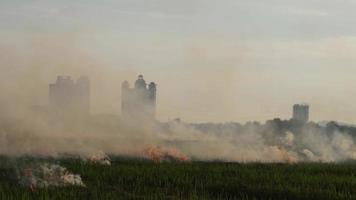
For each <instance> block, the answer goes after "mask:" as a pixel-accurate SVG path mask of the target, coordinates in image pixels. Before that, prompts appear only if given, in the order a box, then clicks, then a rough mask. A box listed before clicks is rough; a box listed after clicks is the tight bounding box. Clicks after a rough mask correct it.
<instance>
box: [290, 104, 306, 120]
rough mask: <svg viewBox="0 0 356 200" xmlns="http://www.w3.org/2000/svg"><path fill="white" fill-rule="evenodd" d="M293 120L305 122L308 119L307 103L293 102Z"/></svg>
mask: <svg viewBox="0 0 356 200" xmlns="http://www.w3.org/2000/svg"><path fill="white" fill-rule="evenodd" d="M293 120H295V121H299V122H303V123H306V122H308V121H309V105H307V104H295V105H294V106H293Z"/></svg>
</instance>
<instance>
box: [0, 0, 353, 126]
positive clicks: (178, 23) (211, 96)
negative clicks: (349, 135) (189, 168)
mask: <svg viewBox="0 0 356 200" xmlns="http://www.w3.org/2000/svg"><path fill="white" fill-rule="evenodd" d="M355 9H356V2H355V1H353V0H338V1H335V0H268V1H266V0H248V1H247V0H245V1H243V0H219V1H217V0H100V1H94V0H61V1H55V0H0V21H1V26H0V72H1V75H0V76H1V80H0V84H1V86H0V88H1V89H2V95H1V97H2V99H3V102H8V103H9V102H10V103H12V104H15V103H14V101H12V100H13V99H12V98H11V97H16V98H17V99H18V101H16V103H17V102H21V103H25V104H28V105H44V104H46V103H48V102H47V95H48V83H49V82H53V81H55V78H56V75H58V74H66V75H72V76H73V77H78V76H79V75H81V74H84V75H88V76H89V77H90V78H91V81H92V112H93V113H112V114H119V113H120V84H121V82H122V81H124V80H126V79H127V80H129V81H130V82H133V81H134V80H135V79H136V76H137V75H138V74H143V75H144V77H145V79H146V81H148V82H150V81H155V82H156V83H157V84H158V99H157V101H158V102H157V103H158V106H157V115H158V118H159V119H160V120H162V121H166V120H170V119H174V118H177V117H179V118H181V119H182V120H184V121H189V122H228V121H237V122H246V121H255V120H256V121H261V122H263V121H265V120H267V119H273V118H276V117H280V118H282V119H288V118H290V116H291V115H292V113H291V112H292V105H293V104H294V103H309V104H310V106H311V110H310V111H311V113H310V115H311V116H310V118H311V120H313V121H323V120H336V121H341V122H347V123H356V104H355V103H354V99H355V98H356V90H355V85H356V79H355V78H354V76H355V74H356V66H355V64H356V58H354V55H356V27H355V26H354V24H355V19H356V14H355V12H354V10H355ZM10 88H11V89H10ZM4 91H5V92H4ZM4 99H5V100H4ZM6 99H7V100H6Z"/></svg>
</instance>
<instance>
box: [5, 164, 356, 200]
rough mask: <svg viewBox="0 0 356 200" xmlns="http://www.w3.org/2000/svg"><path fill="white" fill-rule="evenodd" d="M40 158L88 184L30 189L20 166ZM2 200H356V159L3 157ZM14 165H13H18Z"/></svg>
mask: <svg viewBox="0 0 356 200" xmlns="http://www.w3.org/2000/svg"><path fill="white" fill-rule="evenodd" d="M38 162H50V163H56V164H60V165H62V166H64V167H66V168H67V169H68V170H69V171H72V172H74V173H76V174H80V175H81V177H82V179H83V181H84V183H85V184H86V187H49V188H43V189H40V188H37V189H35V190H34V191H31V189H30V188H26V187H23V186H21V185H19V184H18V182H17V181H16V180H17V177H16V170H17V169H18V168H21V166H24V165H31V164H33V163H38ZM1 163H2V164H0V166H1V169H0V199H2V200H6V199H16V200H18V199H51V200H53V199H66V200H69V199H98V200H103V199H355V198H356V164H355V163H352V162H349V163H341V164H321V163H309V164H307V163H301V164H295V165H288V164H260V163H251V164H238V163H219V162H192V163H160V164H156V163H152V162H148V161H144V160H133V159H123V158H120V159H115V160H114V161H113V163H112V165H111V166H103V165H94V164H90V163H88V162H83V161H81V160H79V159H62V160H53V159H32V158H18V159H16V160H14V159H8V158H2V159H1ZM14 164H15V165H14Z"/></svg>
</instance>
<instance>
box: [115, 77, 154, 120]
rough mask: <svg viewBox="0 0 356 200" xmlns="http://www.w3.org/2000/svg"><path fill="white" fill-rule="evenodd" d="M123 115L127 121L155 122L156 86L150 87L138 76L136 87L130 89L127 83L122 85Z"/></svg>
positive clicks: (152, 84)
mask: <svg viewBox="0 0 356 200" xmlns="http://www.w3.org/2000/svg"><path fill="white" fill-rule="evenodd" d="M121 113H122V116H123V117H124V118H125V119H132V120H154V119H155V116H156V84H155V83H154V82H151V83H150V84H149V85H147V84H146V81H145V80H144V79H143V76H142V75H139V76H138V79H137V80H136V82H135V86H134V87H133V88H130V84H129V82H127V81H124V82H123V83H122V94H121Z"/></svg>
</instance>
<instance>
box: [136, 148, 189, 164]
mask: <svg viewBox="0 0 356 200" xmlns="http://www.w3.org/2000/svg"><path fill="white" fill-rule="evenodd" d="M143 155H144V157H146V158H148V159H150V160H152V161H154V162H156V163H158V162H162V161H178V162H187V161H188V160H189V158H188V157H187V156H186V155H184V154H183V153H182V152H180V151H179V150H178V149H176V148H163V147H160V146H149V147H147V148H145V149H144V150H143Z"/></svg>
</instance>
